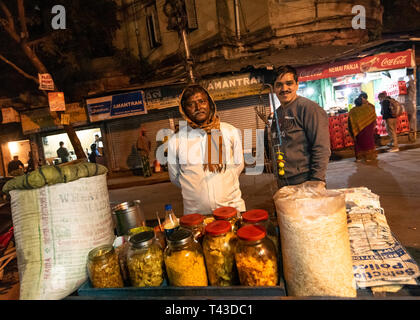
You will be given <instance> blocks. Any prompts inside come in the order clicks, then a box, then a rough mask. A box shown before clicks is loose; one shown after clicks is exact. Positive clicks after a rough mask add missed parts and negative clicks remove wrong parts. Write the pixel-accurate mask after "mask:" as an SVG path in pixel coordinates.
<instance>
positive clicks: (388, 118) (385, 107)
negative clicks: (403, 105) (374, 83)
mask: <svg viewBox="0 0 420 320" xmlns="http://www.w3.org/2000/svg"><path fill="white" fill-rule="evenodd" d="M378 99H379V101H380V103H381V114H382V118H383V119H384V120H385V125H386V131H387V132H388V136H389V138H390V139H391V142H390V143H389V144H388V146H389V147H390V149H389V150H388V151H389V152H398V151H400V149H399V147H398V138H397V118H396V117H394V116H393V115H392V112H391V102H390V97H389V96H388V95H387V94H386V92H385V91H383V92H381V93H380V94H378Z"/></svg>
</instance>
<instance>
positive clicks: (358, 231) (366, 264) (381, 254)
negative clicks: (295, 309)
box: [335, 187, 420, 291]
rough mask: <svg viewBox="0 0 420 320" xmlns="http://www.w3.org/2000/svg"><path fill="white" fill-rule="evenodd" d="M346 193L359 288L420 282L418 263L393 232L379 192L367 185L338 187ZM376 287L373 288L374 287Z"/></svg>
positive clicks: (377, 287) (397, 285)
mask: <svg viewBox="0 0 420 320" xmlns="http://www.w3.org/2000/svg"><path fill="white" fill-rule="evenodd" d="M335 191H339V192H343V193H344V194H345V196H346V211H347V225H348V230H349V236H350V246H351V251H352V255H353V272H354V278H355V280H356V284H357V286H358V288H367V287H371V289H372V290H374V289H377V290H380V289H379V288H380V287H379V286H382V287H383V288H385V287H386V288H387V289H384V290H383V291H392V290H393V288H394V289H395V290H398V289H399V288H401V286H402V285H406V284H411V285H416V284H418V283H417V281H416V278H417V277H419V276H420V272H419V266H418V265H417V263H416V261H415V260H414V259H413V258H412V257H411V256H410V255H409V253H408V252H407V250H406V249H405V248H404V247H403V246H402V245H401V244H400V243H399V241H398V240H397V239H396V238H395V237H394V236H393V234H392V232H391V230H390V228H389V226H388V223H387V220H386V217H385V212H384V210H383V208H381V205H380V202H379V196H378V195H376V194H374V193H372V192H371V191H370V190H369V189H368V188H364V187H362V188H349V189H338V190H335ZM372 287H373V288H372Z"/></svg>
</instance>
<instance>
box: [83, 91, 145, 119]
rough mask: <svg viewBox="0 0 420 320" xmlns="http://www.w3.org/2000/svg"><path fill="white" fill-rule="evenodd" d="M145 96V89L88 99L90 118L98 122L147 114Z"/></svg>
mask: <svg viewBox="0 0 420 320" xmlns="http://www.w3.org/2000/svg"><path fill="white" fill-rule="evenodd" d="M143 96H144V92H143V91H135V92H128V93H122V94H117V95H112V96H106V97H101V98H93V99H87V100H86V104H87V110H88V114H89V119H90V121H91V122H96V121H102V120H110V119H116V118H123V117H128V116H135V115H140V114H145V113H147V110H146V105H145V103H144V98H143Z"/></svg>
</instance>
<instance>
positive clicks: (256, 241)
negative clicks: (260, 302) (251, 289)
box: [235, 225, 278, 286]
mask: <svg viewBox="0 0 420 320" xmlns="http://www.w3.org/2000/svg"><path fill="white" fill-rule="evenodd" d="M237 235H238V243H237V245H236V251H235V261H236V267H237V269H238V274H239V280H240V283H241V285H243V286H275V285H277V282H278V270H277V256H276V249H275V248H274V244H273V241H271V240H269V239H268V238H267V237H266V231H265V228H264V227H262V226H257V225H247V226H244V227H241V228H240V229H239V230H238V232H237Z"/></svg>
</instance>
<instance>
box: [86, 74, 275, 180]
mask: <svg viewBox="0 0 420 320" xmlns="http://www.w3.org/2000/svg"><path fill="white" fill-rule="evenodd" d="M200 85H202V86H203V87H204V88H206V89H207V90H208V91H209V93H210V94H211V96H212V97H213V99H214V100H215V101H216V104H217V110H218V114H219V116H220V120H221V121H225V122H228V123H230V124H232V125H233V126H235V127H237V128H238V129H240V130H241V131H242V133H244V130H246V129H250V130H252V141H251V142H250V143H249V142H248V144H247V146H248V149H249V150H245V152H250V153H251V152H252V149H254V148H255V144H256V129H264V123H263V121H262V120H261V119H260V118H259V117H258V116H257V113H256V111H255V107H260V108H262V109H263V110H264V112H266V114H267V115H268V114H269V113H270V103H269V98H268V92H267V90H266V89H265V90H264V86H263V79H262V78H259V77H253V76H252V75H251V74H240V75H236V76H230V77H223V78H214V79H209V80H204V81H202V82H200ZM184 87H185V86H184V85H167V86H160V87H151V88H144V89H142V90H140V89H138V90H135V91H130V92H125V93H118V94H114V95H108V96H101V97H91V98H88V99H86V105H87V112H88V115H89V120H90V122H91V123H92V124H94V123H97V122H100V121H101V122H102V123H103V126H104V134H105V136H106V138H105V140H106V141H107V145H106V146H105V148H108V150H109V152H108V155H109V161H108V166H109V169H110V170H111V171H114V172H119V171H127V170H130V169H131V168H132V167H133V164H134V163H136V159H135V158H136V142H137V138H138V134H139V129H140V127H141V126H142V127H144V128H145V129H146V136H147V137H148V138H149V140H150V141H151V153H150V157H149V159H150V161H151V163H153V162H154V160H155V159H156V152H157V149H158V147H159V145H160V144H161V141H162V139H163V136H161V135H158V133H159V131H160V130H162V129H170V130H174V129H175V126H176V125H178V123H179V121H180V120H182V118H181V114H180V113H179V109H178V105H179V96H180V94H181V93H182V90H183V89H184ZM116 97H118V98H119V99H120V102H119V103H120V104H121V103H123V104H124V105H125V106H127V107H126V108H125V109H121V108H120V109H119V110H120V112H119V113H118V114H116V113H115V112H113V109H114V108H115V104H116V102H115V99H116ZM133 97H134V98H133ZM121 101H122V102H121ZM136 101H137V102H136ZM129 105H130V106H129ZM251 144H252V145H251Z"/></svg>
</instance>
